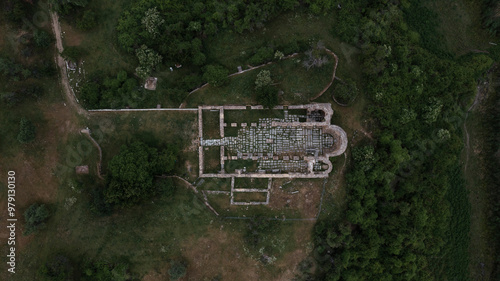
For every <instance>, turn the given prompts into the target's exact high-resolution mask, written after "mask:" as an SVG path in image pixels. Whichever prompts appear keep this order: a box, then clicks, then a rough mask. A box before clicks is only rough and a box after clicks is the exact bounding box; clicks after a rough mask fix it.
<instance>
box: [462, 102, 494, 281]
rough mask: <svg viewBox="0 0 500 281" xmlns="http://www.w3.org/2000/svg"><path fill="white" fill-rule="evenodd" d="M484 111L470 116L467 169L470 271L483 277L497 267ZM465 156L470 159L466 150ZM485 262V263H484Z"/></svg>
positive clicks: (473, 277)
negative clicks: (485, 165)
mask: <svg viewBox="0 0 500 281" xmlns="http://www.w3.org/2000/svg"><path fill="white" fill-rule="evenodd" d="M481 114H483V112H478V111H477V110H473V111H472V112H471V113H470V114H469V116H468V118H467V131H468V133H469V139H470V145H471V148H470V151H469V159H468V163H467V170H466V171H465V173H464V176H465V181H466V187H467V190H468V198H469V202H470V241H469V249H468V254H469V266H468V268H469V272H470V276H471V279H473V280H479V279H481V278H483V276H490V275H491V272H492V270H493V267H494V264H493V263H494V252H493V251H494V248H493V247H492V245H491V243H492V242H491V241H492V240H493V237H494V233H492V231H491V226H490V225H489V222H488V220H489V219H488V218H489V214H488V212H489V211H488V207H489V206H490V205H489V201H490V199H489V198H488V193H489V191H488V187H487V185H486V183H485V181H484V166H483V165H484V159H483V157H484V151H483V149H484V146H483V145H484V144H483V142H484V141H485V139H484V133H483V130H488V129H490V128H484V127H483V126H484V125H483V124H482V122H483V117H482V116H481ZM462 156H463V159H464V161H466V159H465V156H466V152H465V150H464V152H463V154H462ZM481 264H484V266H481ZM485 280H488V279H485Z"/></svg>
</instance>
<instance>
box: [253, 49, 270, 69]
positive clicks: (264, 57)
mask: <svg viewBox="0 0 500 281" xmlns="http://www.w3.org/2000/svg"><path fill="white" fill-rule="evenodd" d="M273 58H274V50H273V48H270V47H262V48H260V49H258V50H257V52H256V53H255V55H253V56H252V57H251V58H250V59H249V60H248V63H250V64H251V65H258V64H262V63H264V62H268V61H271V60H272V59H273Z"/></svg>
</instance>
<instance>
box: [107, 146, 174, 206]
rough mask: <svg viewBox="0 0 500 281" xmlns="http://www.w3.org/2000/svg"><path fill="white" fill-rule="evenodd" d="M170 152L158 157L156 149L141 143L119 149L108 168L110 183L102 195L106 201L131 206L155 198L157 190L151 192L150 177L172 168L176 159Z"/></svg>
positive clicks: (159, 154)
mask: <svg viewBox="0 0 500 281" xmlns="http://www.w3.org/2000/svg"><path fill="white" fill-rule="evenodd" d="M172 149H173V148H167V149H166V150H165V151H163V152H161V153H159V152H158V150H157V149H156V148H153V147H149V146H148V145H146V144H144V143H142V142H134V143H132V144H131V145H129V146H122V148H121V150H120V153H119V154H118V155H116V156H115V157H113V159H112V160H111V162H110V163H109V166H108V169H109V172H110V179H109V183H108V186H107V189H106V191H105V196H106V201H107V202H108V203H110V204H118V205H132V204H134V203H138V202H139V201H140V200H142V199H144V198H148V197H151V196H152V195H154V194H156V193H157V192H158V190H156V189H155V188H154V185H153V177H154V175H159V174H164V173H168V172H170V171H171V170H172V169H173V168H174V163H175V161H176V156H173V155H172V153H171V150H172Z"/></svg>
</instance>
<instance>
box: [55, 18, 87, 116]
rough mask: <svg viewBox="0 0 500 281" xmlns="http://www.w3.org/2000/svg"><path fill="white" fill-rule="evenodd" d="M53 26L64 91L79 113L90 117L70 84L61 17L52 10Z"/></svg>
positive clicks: (57, 60) (56, 55) (57, 62)
mask: <svg viewBox="0 0 500 281" xmlns="http://www.w3.org/2000/svg"><path fill="white" fill-rule="evenodd" d="M50 19H51V26H52V30H53V31H54V36H55V37H56V48H57V52H56V53H55V61H56V64H57V65H58V66H59V75H60V76H61V84H62V86H63V92H64V94H65V95H66V100H67V101H68V103H69V105H70V106H71V107H73V108H75V109H76V111H77V112H78V114H79V115H82V116H85V117H87V118H88V117H89V113H88V112H87V111H86V110H85V109H84V108H83V107H82V106H81V105H80V104H79V103H78V102H77V101H76V96H75V94H74V93H73V90H72V89H71V86H70V85H69V80H68V73H67V71H66V61H65V60H64V59H63V57H62V56H61V53H62V52H63V50H64V48H63V44H62V38H61V25H60V24H59V17H58V16H57V13H55V12H53V11H51V12H50Z"/></svg>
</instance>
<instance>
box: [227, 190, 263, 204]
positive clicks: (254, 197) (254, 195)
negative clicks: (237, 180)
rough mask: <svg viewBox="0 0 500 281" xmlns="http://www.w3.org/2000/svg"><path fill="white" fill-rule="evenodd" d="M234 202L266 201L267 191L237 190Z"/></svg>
mask: <svg viewBox="0 0 500 281" xmlns="http://www.w3.org/2000/svg"><path fill="white" fill-rule="evenodd" d="M233 196H234V202H266V197H267V193H266V192H235V193H234V194H233Z"/></svg>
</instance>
